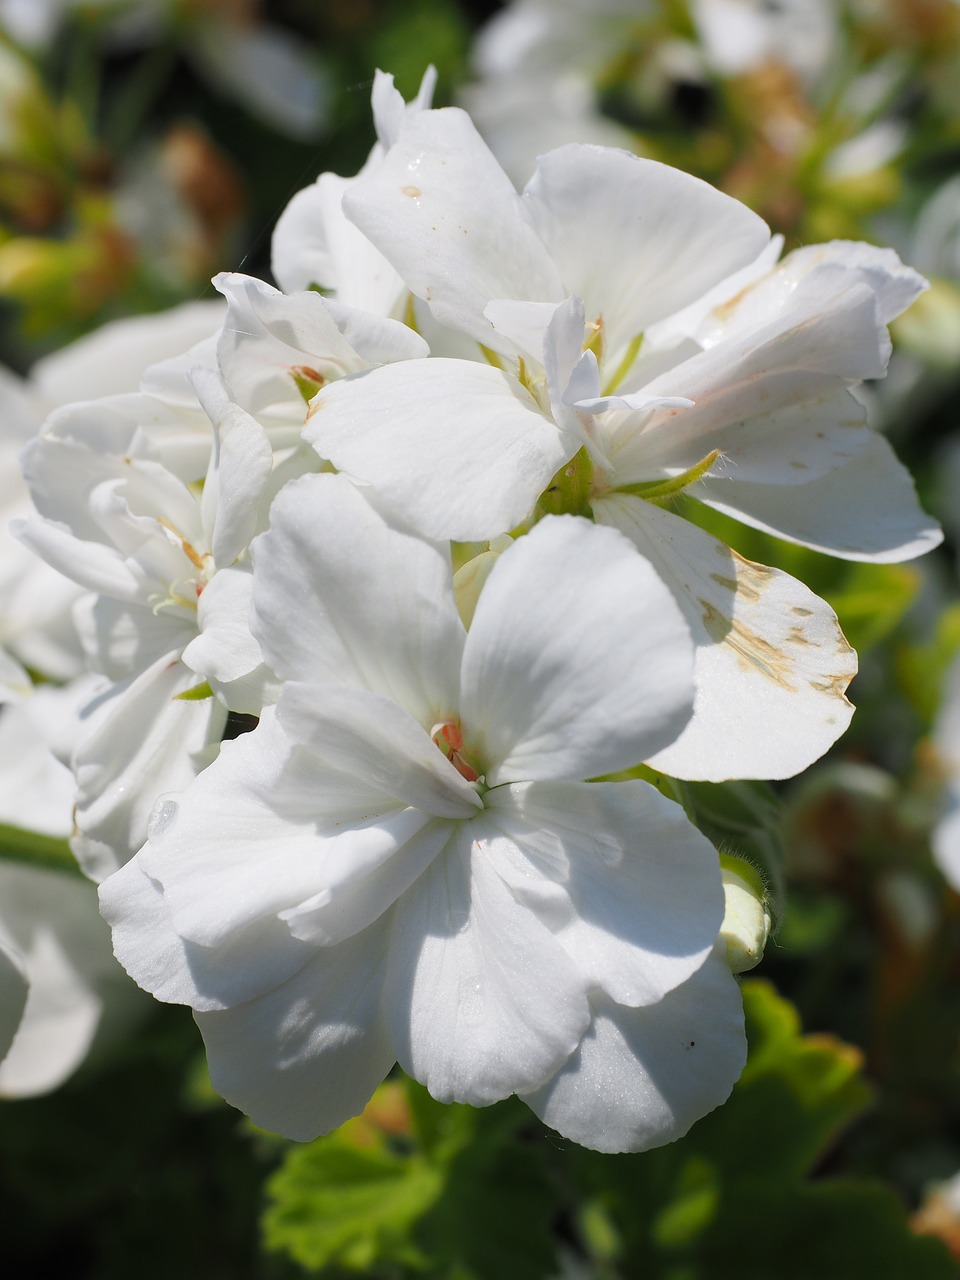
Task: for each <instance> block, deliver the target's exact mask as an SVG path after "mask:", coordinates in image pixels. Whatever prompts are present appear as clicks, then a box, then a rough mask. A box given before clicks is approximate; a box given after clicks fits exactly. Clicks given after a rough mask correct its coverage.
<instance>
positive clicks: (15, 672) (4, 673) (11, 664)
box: [0, 649, 32, 702]
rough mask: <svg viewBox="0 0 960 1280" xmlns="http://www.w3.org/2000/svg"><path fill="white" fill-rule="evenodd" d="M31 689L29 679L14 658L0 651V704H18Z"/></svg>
mask: <svg viewBox="0 0 960 1280" xmlns="http://www.w3.org/2000/svg"><path fill="white" fill-rule="evenodd" d="M31 687H32V681H31V679H30V677H29V676H28V675H27V673H26V671H24V669H23V667H22V666H21V665H20V663H19V662H18V661H17V660H16V658H14V657H13V655H12V654H9V653H7V651H6V650H5V649H0V702H20V701H21V700H22V699H23V698H25V697H27V695H28V694H29V693H30V689H31Z"/></svg>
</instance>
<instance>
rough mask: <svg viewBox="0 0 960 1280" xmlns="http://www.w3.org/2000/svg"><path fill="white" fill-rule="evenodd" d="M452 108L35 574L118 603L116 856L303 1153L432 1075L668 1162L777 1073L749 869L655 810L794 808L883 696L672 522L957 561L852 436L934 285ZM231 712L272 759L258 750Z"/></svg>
mask: <svg viewBox="0 0 960 1280" xmlns="http://www.w3.org/2000/svg"><path fill="white" fill-rule="evenodd" d="M430 91H431V84H430V81H429V78H428V79H427V80H426V81H425V84H424V88H423V89H422V91H421V94H420V95H419V97H418V99H417V101H415V102H413V103H411V104H404V103H403V101H402V99H401V98H400V96H399V94H398V93H397V92H396V91H395V89H394V87H393V83H392V80H391V78H390V77H389V76H385V75H382V74H381V75H378V77H377V80H376V83H375V86H374V93H373V105H374V115H375V121H376V126H377V133H378V138H379V141H378V143H377V145H376V146H375V148H374V150H373V152H372V153H371V155H370V158H369V160H368V162H367V164H366V165H365V167H364V169H363V170H362V171H361V173H360V174H358V175H357V176H356V177H355V178H352V179H343V178H340V177H337V176H335V175H333V174H323V175H322V176H321V177H320V178H319V179H318V181H317V182H316V183H315V184H314V185H313V186H311V187H310V188H308V189H307V190H305V191H301V192H300V193H299V194H298V195H297V196H295V197H294V199H293V200H292V202H291V203H290V205H289V207H288V208H287V210H286V212H285V213H284V214H283V216H282V217H281V219H280V222H279V224H278V227H277V231H276V236H275V241H274V274H275V278H276V280H277V282H278V284H279V285H280V289H277V288H273V287H271V286H269V285H267V284H265V283H263V282H262V281H259V280H256V279H252V278H250V277H246V276H241V275H237V274H227V275H222V276H220V277H218V278H217V280H216V281H215V284H216V286H217V288H218V289H219V291H220V292H221V293H222V294H223V296H224V298H225V299H226V314H225V318H224V320H223V323H222V327H221V328H220V330H219V333H218V334H217V335H216V336H215V338H214V339H213V340H210V341H207V342H204V343H201V344H200V345H199V346H197V347H194V348H193V349H192V350H191V351H190V352H188V353H187V354H186V355H184V356H181V357H178V358H176V359H175V360H173V361H167V362H165V363H163V364H160V365H158V366H155V367H154V368H153V369H151V370H149V371H148V373H147V374H146V375H145V377H144V379H143V381H142V383H141V387H140V390H139V391H138V392H136V393H126V394H120V395H114V396H110V397H106V398H100V399H93V400H88V401H84V402H80V403H74V404H71V405H68V406H66V407H64V408H61V409H59V410H57V411H55V412H54V413H53V414H52V415H51V417H50V418H49V419H48V421H47V423H46V425H45V427H44V428H43V431H42V433H41V434H40V436H39V437H38V438H37V439H36V440H35V441H34V442H33V443H31V444H30V445H29V446H28V447H27V449H26V450H25V453H24V468H25V474H26V477H27V480H28V482H29V485H30V488H31V491H32V495H33V499H34V502H35V504H36V507H37V510H38V512H39V516H38V517H36V518H34V519H33V520H31V521H28V522H27V523H26V524H25V525H24V526H23V528H22V530H21V536H22V537H23V539H24V541H25V542H26V543H27V544H28V545H29V546H31V547H32V548H34V549H35V550H36V551H38V552H39V553H40V554H41V555H42V556H43V557H44V558H45V559H46V560H47V561H48V562H49V563H50V564H52V565H53V566H54V567H56V568H57V569H59V570H60V571H61V572H62V573H64V574H66V575H67V576H68V577H70V578H72V579H73V580H74V581H75V582H76V583H78V584H80V586H81V587H83V588H84V589H85V593H86V594H85V595H84V597H83V599H82V601H81V604H80V606H79V609H78V618H79V623H80V631H81V637H82V640H83V644H84V648H85V651H86V653H87V654H88V656H89V659H90V661H91V663H92V664H93V665H94V667H95V668H96V669H97V670H98V671H99V672H101V673H102V675H103V676H104V677H105V679H104V682H103V684H102V686H101V687H100V689H99V690H98V693H97V695H96V696H95V698H94V699H93V701H92V702H90V703H89V705H87V706H86V707H85V709H84V710H83V711H82V712H81V714H80V715H79V716H78V717H77V718H76V721H75V725H74V729H73V731H72V733H71V735H70V737H71V741H70V744H69V748H68V750H69V758H70V763H71V765H72V768H73V770H74V773H75V776H76V783H77V797H76V826H77V833H76V835H75V838H74V846H75V849H76V852H77V855H78V857H79V859H80V861H81V863H82V865H83V866H84V868H85V870H86V871H87V873H88V874H89V875H90V876H91V877H92V878H94V879H96V880H98V881H100V882H101V888H100V898H101V908H102V911H103V914H104V915H105V917H106V919H107V920H108V921H109V923H110V924H111V926H112V928H113V935H114V946H115V950H116V954H117V956H118V957H119V959H120V960H121V962H122V963H123V965H124V966H125V967H126V969H127V970H128V971H129V973H130V974H131V975H132V976H133V977H134V978H135V979H136V981H137V982H138V983H139V984H140V985H141V986H143V987H145V988H146V989H147V990H149V991H151V992H152V993H153V994H154V995H156V996H157V997H158V998H159V999H161V1000H166V1001H173V1002H180V1003H184V1004H187V1005H190V1006H191V1007H192V1008H193V1009H194V1010H195V1013H196V1018H197V1022H198V1024H199V1026H200V1029H201V1031H202V1033H203V1037H204V1040H205V1042H206V1048H207V1054H208V1059H209V1063H210V1068H211V1073H212V1077H213V1081H214V1084H215V1086H216V1087H217V1088H218V1089H219V1090H220V1091H221V1092H222V1093H223V1094H224V1096H225V1097H226V1098H228V1099H229V1100H230V1101H231V1102H233V1103H235V1104H236V1105H237V1106H239V1107H241V1108H243V1109H244V1110H245V1111H247V1112H248V1113H249V1114H250V1115H251V1116H252V1117H253V1118H254V1119H255V1120H256V1121H257V1122H258V1123H259V1124H261V1125H263V1126H266V1127H268V1128H272V1129H276V1130H279V1131H280V1132H282V1133H284V1134H287V1135H289V1136H291V1137H294V1138H298V1139H307V1138H310V1137H312V1136H314V1135H315V1134H317V1133H320V1132H324V1131H326V1130H329V1129H330V1128H332V1127H333V1126H335V1125H337V1124H339V1123H340V1122H341V1121H343V1120H344V1119H346V1118H347V1117H348V1116H350V1115H352V1114H354V1113H356V1112H357V1111H358V1110H359V1109H360V1108H361V1107H362V1106H363V1105H364V1103H365V1102H366V1100H367V1099H368V1097H369V1096H370V1094H371V1092H372V1091H373V1089H374V1088H375V1087H376V1085H377V1084H378V1083H379V1081H380V1080H381V1079H382V1078H383V1076H384V1075H385V1073H386V1072H387V1071H388V1070H389V1069H390V1068H391V1066H392V1065H393V1063H394V1062H396V1061H399V1062H400V1064H401V1065H402V1066H403V1068H404V1069H405V1070H406V1071H407V1072H409V1073H410V1074H412V1075H413V1076H415V1077H416V1078H417V1079H419V1080H421V1081H422V1082H423V1083H424V1084H426V1086H427V1087H428V1088H429V1089H430V1091H431V1093H433V1094H434V1096H436V1097H437V1098H440V1099H457V1100H460V1101H466V1102H470V1103H474V1104H479V1105H483V1104H487V1103H491V1102H494V1101H496V1100H497V1099H500V1098H503V1097H506V1096H508V1095H510V1094H513V1093H516V1094H519V1095H520V1096H521V1097H522V1098H523V1099H524V1100H525V1101H526V1102H527V1103H528V1104H529V1105H530V1106H531V1107H532V1108H533V1110H534V1111H535V1112H536V1113H537V1114H538V1115H540V1116H541V1117H542V1118H543V1119H544V1121H545V1122H546V1123H547V1124H549V1125H551V1126H553V1127H554V1128H556V1129H557V1130H559V1131H560V1132H561V1133H563V1134H565V1135H567V1136H569V1137H571V1138H573V1139H574V1140H576V1141H578V1142H581V1143H584V1144H586V1145H589V1146H592V1147H596V1148H599V1149H601V1150H608V1151H620V1150H638V1149H643V1148H645V1147H649V1146H652V1145H656V1144H658V1143H662V1142H666V1141H669V1140H671V1139H673V1138H675V1137H678V1136H679V1135H681V1134H682V1133H683V1132H685V1131H686V1129H687V1128H688V1127H689V1126H690V1124H692V1123H693V1121H694V1120H696V1119H697V1118H698V1117H699V1116H701V1115H703V1114H704V1113H705V1112H706V1111H708V1110H710V1109H711V1108H712V1107H714V1106H716V1105H717V1104H719V1103H720V1102H721V1101H722V1100H723V1099H724V1098H725V1097H726V1095H727V1094H728V1092H729V1090H730V1088H731V1086H732V1084H733V1082H734V1080H735V1079H736V1078H737V1075H738V1074H739V1072H740V1070H741V1067H742V1065H743V1061H744V1054H745V1044H744V1036H743V1026H742V1012H741V1006H740V996H739V991H738V987H737V984H736V981H735V979H734V978H733V976H732V975H731V972H730V967H729V964H728V960H727V955H728V950H727V942H728V941H729V938H726V939H725V938H724V937H723V936H721V934H720V929H721V923H722V921H723V917H724V893H723V885H722V879H721V872H720V867H719V860H718V855H717V853H716V851H715V850H714V849H713V847H712V846H711V845H710V843H709V842H708V841H707V840H706V839H705V837H703V836H702V835H701V834H700V833H699V832H698V831H697V830H696V829H695V827H694V826H693V825H692V824H691V823H690V822H689V821H688V819H687V818H686V816H685V815H684V813H683V812H682V810H681V809H680V808H679V807H678V806H677V805H675V804H673V803H672V802H671V801H669V800H667V799H665V798H664V797H663V796H662V795H661V794H660V793H659V792H658V791H657V790H656V789H655V788H654V787H652V786H650V785H648V784H647V783H646V782H644V781H641V780H638V779H637V778H636V777H634V778H632V779H622V778H620V779H616V780H614V779H615V775H618V774H622V773H623V772H625V771H628V770H631V769H633V767H634V766H637V765H638V764H640V763H642V762H649V763H650V764H652V765H653V766H654V767H655V768H656V769H658V770H662V771H664V772H666V773H667V774H670V775H672V776H674V777H679V778H686V779H706V780H714V781H716V780H722V779H727V778H743V777H754V778H756V777H765V778H781V777H787V776H790V775H792V774H794V773H796V772H798V771H800V770H802V769H804V768H805V767H806V766H807V765H808V764H810V762H811V761H813V760H814V759H816V758H817V757H818V756H820V755H821V754H822V753H823V752H824V751H825V750H826V749H827V748H828V747H829V746H830V745H831V743H833V742H834V741H835V739H836V738H837V737H838V736H839V735H840V734H841V733H842V732H843V730H844V728H845V726H846V724H847V722H848V720H849V717H850V714H851V710H852V708H851V707H850V705H849V703H848V702H847V701H846V699H845V696H844V690H845V688H846V685H847V683H848V682H849V680H850V678H851V676H852V675H853V673H854V671H855V656H854V654H853V653H852V651H851V650H850V649H849V647H848V646H847V644H846V642H845V641H844V639H843V636H842V634H841V632H840V630H839V627H838V624H837V620H836V617H835V615H834V614H833V613H832V611H831V610H830V608H829V607H828V606H827V605H826V604H825V603H824V602H823V601H822V600H820V599H819V598H817V597H816V596H814V595H813V594H812V593H811V592H810V591H809V590H808V589H807V588H806V587H805V586H803V585H802V584H801V583H800V582H797V581H795V580H794V579H793V578H791V577H789V576H788V575H786V574H784V573H781V572H778V571H776V570H772V569H768V568H765V567H763V566H760V565H756V564H752V563H749V562H747V561H745V560H743V559H742V558H741V557H739V556H738V555H737V554H736V553H735V552H733V551H731V550H730V549H729V548H728V547H726V546H725V545H723V544H722V543H721V542H719V541H717V540H716V539H715V538H713V537H711V536H709V535H708V534H707V533H705V532H704V531H703V530H702V529H701V528H699V527H698V526H697V525H695V524H693V523H691V522H689V521H688V520H686V519H684V518H682V515H681V514H678V513H677V512H676V511H675V510H674V509H673V508H674V507H675V506H677V499H678V498H679V497H680V496H681V495H686V497H685V498H684V502H685V503H686V504H687V506H688V507H689V506H690V505H691V500H696V501H697V502H699V503H700V504H705V505H706V506H708V507H713V508H715V509H716V510H718V511H721V512H724V513H727V514H728V515H733V516H735V517H736V518H738V519H740V520H742V521H745V522H746V523H748V524H751V525H754V526H756V527H758V528H761V529H766V530H771V531H773V532H775V533H777V534H779V535H780V536H781V537H785V538H788V539H791V540H793V541H795V542H799V543H801V544H804V545H807V546H814V547H817V548H820V549H821V550H827V551H829V552H832V553H833V554H835V555H839V556H844V557H849V558H854V559H863V560H875V561H889V560H899V559H904V558H908V557H911V556H916V555H919V554H920V553H922V552H924V551H926V550H927V549H928V548H930V547H932V546H933V545H935V544H936V542H937V541H938V540H939V536H940V535H939V530H938V529H937V527H936V526H935V524H934V523H933V522H932V521H931V520H930V519H929V518H927V517H926V516H925V515H924V514H923V512H922V511H921V510H920V508H919V507H918V505H917V501H916V497H915V494H914V491H913V488H912V485H911V482H910V479H909V477H908V476H907V474H906V473H905V471H904V470H903V469H902V467H901V466H900V465H899V463H898V462H897V461H896V459H895V458H894V456H893V454H892V452H891V450H890V449H889V447H888V446H887V445H886V443H885V442H884V441H883V440H882V439H881V438H879V437H877V436H876V435H874V434H873V433H872V432H871V431H870V430H869V429H868V428H867V426H866V425H865V423H864V415H863V411H862V409H861V407H860V406H859V404H858V402H857V400H856V399H855V398H854V397H853V395H852V394H851V388H852V387H854V386H856V385H857V384H858V383H860V382H861V381H862V380H864V379H873V378H879V377H882V375H883V373H884V369H885V366H886V361H887V358H888V355H889V339H888V336H887V329H886V326H887V323H888V322H889V321H890V320H891V319H892V318H893V317H894V316H896V315H897V314H898V313H899V312H900V311H902V310H903V309H904V308H905V307H906V306H908V305H909V304H910V302H911V301H912V300H913V299H914V298H915V297H916V296H917V294H918V293H919V292H920V291H921V289H922V288H923V281H922V280H921V278H920V277H919V276H917V275H916V273H914V272H913V271H911V270H909V269H908V268H906V267H904V266H903V265H902V264H901V263H900V261H899V260H898V259H897V258H896V256H895V255H894V254H893V253H892V252H889V251H884V250H879V249H874V248H871V247H869V246H867V245H859V244H849V243H833V244H827V245H819V246H814V247H811V248H807V249H804V250H801V251H800V252H798V253H794V254H791V255H789V256H788V257H786V258H784V259H783V260H782V261H778V258H779V254H780V247H781V246H780V245H779V243H777V242H775V241H772V240H771V238H770V234H769V231H768V229H767V227H766V226H765V224H764V223H763V222H762V221H761V220H760V219H759V218H757V217H756V216H755V215H754V214H752V213H751V212H750V211H749V210H747V209H746V208H745V207H743V206H742V205H740V204H739V203H737V202H736V201H734V200H732V199H730V198H729V197H727V196H724V195H722V194H720V193H719V192H717V191H715V190H714V189H712V188H711V187H709V186H707V185H706V184H704V183H702V182H700V181H698V180H696V179H694V178H691V177H689V176H687V175H685V174H683V173H681V172H678V171H675V170H673V169H670V168H668V167H666V166H664V165H661V164H657V163H655V162H652V161H647V160H643V159H638V158H636V157H634V156H632V155H628V154H626V153H625V152H621V151H617V150H607V149H604V148H600V147H595V146H586V145H568V146H564V147H561V148H560V149H559V150H556V151H552V152H550V153H549V154H547V155H545V156H543V157H542V158H541V160H540V162H539V166H538V168H537V171H536V173H535V174H534V176H533V178H532V179H531V181H530V182H529V183H528V184H527V186H526V188H525V189H524V191H523V192H522V193H521V194H518V193H517V192H516V190H515V189H514V188H513V186H512V185H511V183H510V182H509V180H508V179H507V177H506V176H505V174H504V172H503V171H502V169H501V168H500V166H499V165H498V163H497V162H496V161H495V160H494V158H493V156H492V155H491V153H490V152H489V150H488V149H487V147H486V146H485V145H484V143H483V142H482V141H481V139H480V138H479V136H478V134H477V133H476V131H475V129H474V127H473V125H472V124H471V121H470V119H469V117H468V116H467V115H466V114H465V113H464V112H462V111H460V110H456V109H447V110H431V109H430V108H429V98H430ZM681 509H686V508H684V507H682V505H681ZM228 712H232V713H241V714H245V715H247V716H254V717H257V719H258V723H257V725H256V728H254V729H253V730H252V731H251V732H248V733H244V734H242V735H241V736H240V737H238V738H237V739H236V740H235V741H228V742H224V743H223V744H222V745H221V738H222V737H223V736H224V729H225V724H226V723H227V716H228ZM605 779H606V780H605ZM751 927H754V926H751ZM730 928H731V926H730V924H729V921H728V928H727V933H728V934H729V930H730ZM754 931H756V930H755V927H754ZM745 945H746V944H745ZM751 945H754V944H751ZM760 945H762V943H761V944H760Z"/></svg>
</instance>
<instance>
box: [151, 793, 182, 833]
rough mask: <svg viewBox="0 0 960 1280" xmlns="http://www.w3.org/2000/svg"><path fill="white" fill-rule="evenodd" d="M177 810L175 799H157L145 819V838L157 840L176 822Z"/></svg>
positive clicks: (178, 809)
mask: <svg viewBox="0 0 960 1280" xmlns="http://www.w3.org/2000/svg"><path fill="white" fill-rule="evenodd" d="M179 812H180V806H179V805H178V804H177V802H176V800H158V801H157V803H156V804H155V805H154V806H153V808H152V809H151V810H150V817H149V818H148V819H147V839H148V840H159V839H160V837H161V836H162V835H164V834H165V833H166V832H167V831H169V830H170V828H171V827H172V826H173V824H174V823H175V822H176V820H177V814H178V813H179Z"/></svg>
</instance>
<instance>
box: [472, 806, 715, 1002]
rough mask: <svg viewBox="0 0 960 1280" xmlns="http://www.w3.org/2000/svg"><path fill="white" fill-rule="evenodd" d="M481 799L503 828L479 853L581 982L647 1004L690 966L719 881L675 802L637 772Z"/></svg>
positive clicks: (709, 921) (707, 935) (702, 842)
mask: <svg viewBox="0 0 960 1280" xmlns="http://www.w3.org/2000/svg"><path fill="white" fill-rule="evenodd" d="M487 805H488V808H489V811H490V817H491V820H492V822H493V823H495V824H496V825H497V826H498V827H499V828H500V830H501V831H502V832H503V834H504V836H505V837H507V839H505V840H504V841H502V842H498V843H497V844H496V845H494V846H491V847H490V848H489V849H488V850H487V851H486V856H487V857H489V858H491V859H492V860H493V863H494V866H496V867H497V869H498V871H499V872H500V874H501V875H502V876H503V877H504V879H506V881H507V883H508V884H510V886H511V888H512V889H513V892H514V894H515V895H516V896H517V897H518V898H519V899H520V901H522V902H523V903H524V904H525V905H527V906H529V907H530V909H531V910H533V911H534V912H535V913H537V914H538V915H539V916H540V918H541V919H542V920H543V923H544V924H546V925H547V926H548V928H550V929H551V930H552V931H553V932H554V934H555V936H556V937H557V940H558V941H559V942H560V944H561V945H562V946H563V948H564V950H565V951H566V952H567V954H568V955H569V956H570V957H571V959H572V960H573V961H574V962H575V964H576V965H577V968H578V969H579V970H580V972H581V973H583V974H584V976H585V977H587V978H588V979H589V981H590V984H591V986H595V987H599V988H600V989H601V990H603V991H605V992H606V993H607V994H608V995H609V996H610V997H611V998H612V999H614V1000H616V1001H618V1002H619V1003H621V1004H628V1005H641V1004H642V1005H648V1004H653V1003H655V1002H656V1001H657V1000H659V999H660V998H661V997H662V996H663V995H665V994H666V992H668V991H671V990H672V989H673V988H674V987H676V986H679V985H680V983H681V982H684V981H685V980H686V979H687V978H689V977H690V975H691V973H693V972H694V971H695V970H696V969H699V967H700V965H701V964H702V963H703V961H704V959H705V958H706V956H707V954H708V953H709V951H710V949H711V947H712V946H713V944H714V941H715V939H716V936H717V930H718V929H719V928H720V924H721V921H722V919H723V891H722V888H721V883H720V868H719V864H718V861H717V852H716V850H715V849H714V847H713V845H712V844H711V843H710V841H709V840H707V839H706V837H705V836H702V835H701V834H700V832H699V831H697V829H696V828H695V827H694V826H693V825H692V823H691V822H690V821H689V819H688V818H687V817H686V815H685V814H684V812H683V810H682V809H681V808H680V806H679V805H676V804H673V803H672V802H671V801H669V800H666V799H665V798H664V797H663V796H661V795H660V793H659V792H658V791H656V790H655V789H654V788H653V787H651V786H649V785H648V784H647V783H644V782H610V783H601V782H591V783H587V782H582V783H571V782H564V783H550V782H534V783H526V784H524V783H520V784H515V785H513V786H509V787H497V788H495V789H494V790H493V791H490V792H488V794H487ZM550 889H552V890H553V893H551V892H549V890H550ZM545 890H546V891H547V893H546V897H545V898H543V895H544V892H545ZM541 899H542V904H541ZM558 899H559V900H558Z"/></svg>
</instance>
